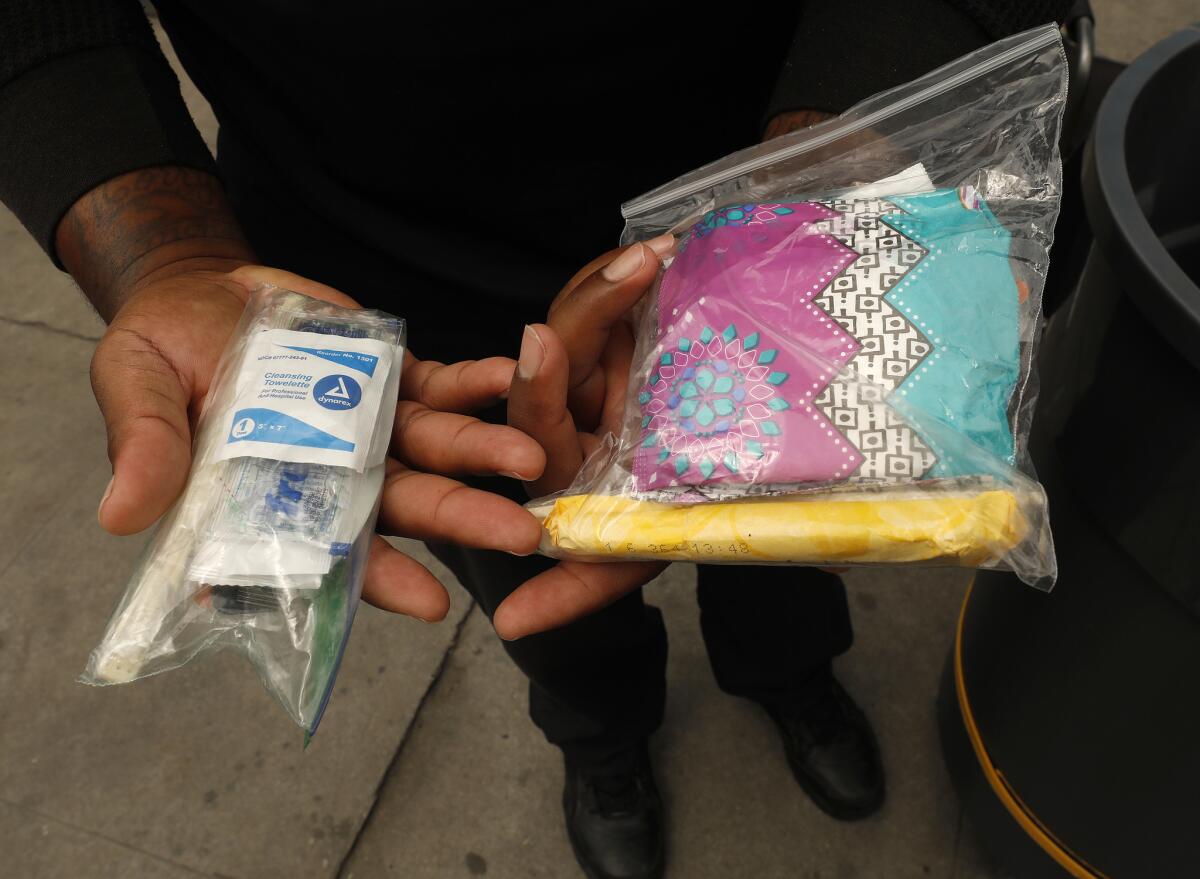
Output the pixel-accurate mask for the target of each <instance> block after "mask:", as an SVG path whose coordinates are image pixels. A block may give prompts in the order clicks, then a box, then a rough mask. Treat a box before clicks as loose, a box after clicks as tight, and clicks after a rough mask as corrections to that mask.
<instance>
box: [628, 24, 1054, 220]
mask: <svg viewBox="0 0 1200 879" xmlns="http://www.w3.org/2000/svg"><path fill="white" fill-rule="evenodd" d="M1014 39H1020V42H1018V43H1016V44H1015V45H1013V46H1010V47H1009V48H1007V49H1004V50H1003V51H1001V52H999V53H997V54H996V55H993V56H992V57H990V58H985V59H983V60H982V61H979V62H977V63H975V64H972V65H971V66H970V67H968V68H966V69H965V70H961V71H959V72H958V73H955V74H952V75H951V76H948V77H946V78H945V79H940V80H938V81H937V82H934V83H932V84H931V85H928V86H926V87H925V88H923V89H921V90H919V91H917V92H914V93H913V94H911V95H909V96H908V97H906V98H902V99H900V100H898V101H896V102H895V103H893V104H889V105H887V106H886V107H882V108H880V109H879V110H874V111H872V112H870V113H868V114H867V115H865V116H863V117H861V118H858V119H852V118H848V117H850V116H852V114H854V112H855V111H856V110H857V109H858V108H860V107H862V106H863V105H864V104H866V103H868V102H869V100H871V99H868V101H864V102H863V103H860V104H857V105H855V106H854V107H852V108H850V109H849V110H847V111H846V112H845V113H843V114H842V115H841V116H839V117H837V118H836V119H831V120H829V121H827V122H822V123H818V124H817V125H814V126H812V127H811V128H807V129H804V130H802V131H798V132H796V133H795V134H793V135H791V136H785V137H782V138H779V141H782V142H783V143H781V144H780V146H778V147H777V148H776V149H773V150H771V151H769V152H766V153H763V154H761V155H757V156H755V157H754V158H752V159H746V160H743V161H741V162H737V163H736V164H734V165H731V166H729V167H727V168H723V169H721V170H719V171H713V172H712V173H711V174H707V175H705V176H704V177H701V178H699V179H697V180H694V181H690V182H688V183H685V184H681V185H679V186H674V187H670V188H666V189H665V190H660V191H657V192H651V193H649V194H647V195H645V196H642V197H640V198H635V199H633V200H632V201H628V202H626V203H625V204H623V205H621V216H622V217H624V218H625V219H626V220H631V219H633V218H634V217H639V216H641V215H643V214H646V213H649V212H650V211H653V210H656V209H658V208H661V207H663V206H665V205H668V204H670V203H671V202H673V201H676V200H678V199H681V198H687V197H688V196H690V195H695V194H696V193H698V192H703V191H704V190H705V189H711V188H712V187H715V186H720V185H721V184H722V183H726V182H728V181H730V180H733V179H735V178H738V177H742V176H745V175H746V174H752V173H753V172H755V171H758V170H761V169H762V168H766V167H768V166H770V165H773V164H776V163H777V162H782V161H787V160H788V159H794V158H796V157H798V156H802V155H804V154H805V153H808V152H812V151H813V150H816V149H820V148H821V147H823V146H827V145H828V144H831V143H835V142H836V141H837V140H839V139H840V138H843V137H846V136H848V135H851V134H856V133H857V132H859V131H864V130H866V129H868V128H870V127H871V126H873V125H877V124H879V123H880V122H883V121H884V120H886V119H890V118H892V117H893V116H896V115H898V114H900V113H903V112H904V111H906V110H909V109H911V108H912V107H916V106H918V105H919V104H923V103H925V102H926V101H929V100H932V99H934V98H937V97H939V96H940V95H943V94H946V93H947V92H950V91H953V90H954V89H956V88H960V87H962V86H963V85H966V84H967V83H969V82H971V81H972V80H975V79H978V78H979V77H982V76H986V75H987V74H989V73H991V72H993V71H995V70H999V69H1000V68H1001V67H1003V66H1004V65H1005V64H1008V63H1010V62H1012V61H1015V60H1016V59H1018V58H1020V57H1021V56H1022V55H1026V54H1029V53H1030V52H1034V51H1036V50H1038V49H1041V48H1044V47H1047V46H1049V45H1051V44H1053V43H1055V42H1059V43H1060V44H1061V38H1060V35H1059V31H1058V27H1057V26H1056V25H1052V24H1048V25H1043V26H1042V27H1039V28H1037V29H1035V30H1031V31H1026V32H1025V33H1024V34H1019V35H1018V36H1017V37H1015V38H1014ZM1001 44H1002V43H1000V44H996V45H1001ZM1063 62H1064V63H1065V62H1066V56H1065V54H1064V56H1063ZM958 63H961V59H960V60H959V61H957V62H951V63H950V64H947V65H945V66H943V67H940V68H938V69H937V70H935V71H933V72H932V73H930V74H927V76H926V77H925V78H932V77H936V76H938V75H939V74H940V73H941V71H945V70H948V69H950V68H952V67H954V65H955V64H958ZM751 149H752V150H753V149H754V148H753V147H752V148H751ZM737 155H740V153H735V154H734V156H735V157H736V156H737ZM716 164H718V165H719V164H720V162H717V163H716Z"/></svg>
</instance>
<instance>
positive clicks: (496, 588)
mask: <svg viewBox="0 0 1200 879" xmlns="http://www.w3.org/2000/svg"><path fill="white" fill-rule="evenodd" d="M505 483H507V484H505ZM480 487H486V488H489V489H491V490H493V491H498V492H500V493H504V494H509V495H511V496H513V497H517V495H516V494H515V493H514V492H513V489H514V487H515V488H517V489H518V490H519V486H517V485H516V483H513V482H512V481H511V480H498V479H497V480H480ZM430 549H431V550H433V552H434V554H435V555H436V556H437V557H438V558H439V559H441V560H442V562H444V563H445V564H446V565H447V566H448V567H449V568H450V569H451V570H452V571H454V573H455V574H456V575H457V576H458V579H459V580H460V581H461V582H462V584H463V585H464V586H465V587H466V588H467V590H468V591H469V592H470V593H471V594H472V595H473V596H474V597H475V600H476V601H477V602H478V603H479V606H480V607H481V608H482V609H483V611H484V612H485V613H486V614H487V615H488V618H489V619H490V618H491V616H492V614H493V613H495V611H496V608H497V607H498V606H499V605H500V602H501V601H503V600H504V599H505V598H506V597H507V596H508V594H509V593H510V592H512V591H513V590H514V589H516V588H517V587H518V586H520V585H521V584H522V583H523V582H525V581H526V580H528V579H529V578H530V577H533V576H534V575H536V574H538V573H540V572H541V571H544V570H546V569H547V568H549V567H550V566H551V565H553V564H555V562H554V560H552V559H546V558H541V557H539V556H531V557H528V558H521V557H518V556H513V555H509V554H508V553H503V552H494V551H486V550H474V549H464V548H462V547H456V546H449V545H445V544H434V545H431V546H430ZM697 571H698V577H697V589H696V593H697V598H698V600H699V603H700V628H701V631H702V633H703V635H704V645H705V647H706V648H707V650H708V658H709V662H710V663H711V664H712V669H713V673H714V674H715V675H716V679H717V683H718V685H719V686H720V687H721V689H722V690H724V691H725V692H727V693H731V694H733V695H735V696H744V697H746V698H749V699H754V700H756V701H760V702H761V701H771V700H773V699H778V698H781V697H786V696H788V695H789V694H793V693H797V692H800V691H803V689H804V687H805V686H806V685H807V684H809V683H810V682H813V681H814V679H819V677H820V676H821V675H822V674H823V673H825V672H827V670H828V668H829V662H830V660H831V659H832V658H833V657H834V656H836V655H838V654H839V653H842V652H844V651H846V650H848V649H849V647H850V644H851V641H852V639H853V635H852V632H851V628H850V612H849V608H848V607H847V605H846V590H845V588H844V587H843V586H842V581H841V578H840V577H838V576H837V575H835V574H828V573H825V572H824V571H820V570H817V569H816V568H793V567H786V566H775V565H754V566H742V565H700V566H699V568H698V569H697ZM504 649H505V650H506V651H507V652H508V655H509V656H510V657H511V658H512V660H513V662H515V663H516V664H517V666H518V667H519V668H520V669H521V671H523V672H524V673H525V675H526V676H527V677H528V678H529V713H530V716H531V717H532V718H533V722H534V723H535V724H537V725H538V727H539V728H540V729H541V730H542V732H543V733H544V734H545V736H546V739H547V740H548V741H549V742H551V743H552V744H554V745H557V746H558V747H560V748H562V750H563V751H564V753H565V754H566V756H567V758H568V759H569V760H572V761H578V762H581V763H585V764H588V765H591V766H593V767H597V768H604V767H613V768H616V766H617V765H619V761H620V760H621V756H622V754H623V752H626V751H628V750H629V746H630V745H633V744H634V743H636V742H637V741H638V740H639V739H642V738H645V737H646V736H648V735H650V734H651V733H652V732H654V730H656V729H657V728H658V726H659V724H660V723H661V722H662V716H663V707H664V704H665V702H666V664H667V632H666V629H665V628H664V626H663V621H662V614H661V613H660V612H659V610H658V608H656V607H654V606H652V605H649V604H646V602H645V600H644V599H643V597H642V590H641V589H638V590H637V591H635V592H632V593H630V594H629V595H627V596H625V597H624V598H622V599H620V600H618V601H616V602H614V603H613V604H611V605H609V606H608V607H606V608H604V609H603V610H601V611H599V612H597V613H594V614H592V615H591V616H588V617H585V618H583V619H581V620H578V621H576V622H574V623H571V624H569V625H566V626H563V627H562V628H560V629H555V630H554V631H550V632H544V633H542V634H539V635H530V636H528V637H526V638H522V639H520V640H518V641H506V642H505V643H504Z"/></svg>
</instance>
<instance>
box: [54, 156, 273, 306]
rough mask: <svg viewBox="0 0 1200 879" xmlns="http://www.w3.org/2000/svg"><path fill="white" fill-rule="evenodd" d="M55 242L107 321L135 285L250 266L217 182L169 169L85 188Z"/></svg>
mask: <svg viewBox="0 0 1200 879" xmlns="http://www.w3.org/2000/svg"><path fill="white" fill-rule="evenodd" d="M54 243H55V248H56V250H57V252H58V256H59V259H60V260H61V261H62V264H63V265H64V266H65V267H66V269H67V271H69V272H70V273H71V275H72V277H74V278H75V281H76V283H78V284H79V286H80V288H81V289H82V290H83V292H84V295H86V296H87V298H88V299H89V300H90V301H91V303H92V304H93V305H94V306H95V308H96V310H97V311H98V312H99V313H100V316H101V317H103V318H104V319H105V320H106V321H107V320H111V319H112V317H113V315H114V314H116V312H117V311H118V310H119V309H120V307H121V305H123V304H124V302H125V300H126V299H127V298H128V297H129V295H130V294H131V293H132V292H133V291H134V290H136V289H137V287H138V286H139V284H141V283H144V282H145V281H146V280H148V279H151V278H153V277H157V276H160V275H162V274H163V273H165V272H170V271H176V270H183V269H200V270H203V269H212V270H214V271H229V270H232V269H233V268H236V267H237V266H239V265H244V264H246V263H249V262H254V254H253V251H252V250H251V248H250V245H249V244H248V243H247V242H246V239H245V237H244V235H243V234H242V231H241V229H240V227H239V226H238V222H237V219H236V218H235V217H234V215H233V211H232V209H231V208H230V206H229V202H228V200H227V199H226V197H225V192H224V190H223V189H222V187H221V183H220V181H219V180H218V179H217V178H216V177H214V176H213V175H211V174H208V173H206V172H204V171H197V170H194V169H192V168H183V167H173V166H158V167H151V168H143V169H141V170H138V171H132V172H130V173H127V174H122V175H121V176H119V177H115V178H113V179H112V180H109V181H108V182H106V183H103V184H101V185H100V186H97V187H96V188H95V189H92V190H91V191H90V192H88V193H87V194H86V195H84V196H83V197H82V198H80V199H79V200H78V201H77V202H75V204H74V205H73V206H72V207H71V209H70V210H69V211H68V212H67V213H66V215H65V216H64V217H63V219H62V221H61V222H60V223H59V224H58V229H57V231H56V234H55V242H54Z"/></svg>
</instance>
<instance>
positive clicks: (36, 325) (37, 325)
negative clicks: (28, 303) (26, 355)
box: [0, 314, 100, 342]
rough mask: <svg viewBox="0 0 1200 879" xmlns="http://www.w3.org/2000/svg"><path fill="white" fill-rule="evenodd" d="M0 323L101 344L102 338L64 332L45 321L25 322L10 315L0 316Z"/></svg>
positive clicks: (69, 331)
mask: <svg viewBox="0 0 1200 879" xmlns="http://www.w3.org/2000/svg"><path fill="white" fill-rule="evenodd" d="M0 322H3V323H6V324H12V325H13V326H16V327H28V328H29V329H34V330H42V331H43V332H47V333H55V334H57V335H59V336H66V337H67V338H68V339H78V340H79V341H81V342H99V341H100V336H93V335H90V334H88V333H77V332H75V331H74V330H64V329H63V328H62V327H56V326H54V325H52V324H48V323H46V322H45V321H44V320H24V319H22V318H19V317H9V316H8V315H4V314H0Z"/></svg>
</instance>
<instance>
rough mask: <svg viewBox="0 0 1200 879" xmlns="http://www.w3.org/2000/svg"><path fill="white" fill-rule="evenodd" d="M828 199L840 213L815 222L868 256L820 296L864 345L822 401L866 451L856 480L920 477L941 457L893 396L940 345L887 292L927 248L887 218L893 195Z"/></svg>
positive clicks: (842, 429)
mask: <svg viewBox="0 0 1200 879" xmlns="http://www.w3.org/2000/svg"><path fill="white" fill-rule="evenodd" d="M824 204H826V205H828V206H829V207H830V208H832V209H833V210H835V211H838V212H839V214H840V216H838V217H837V218H835V219H832V220H825V221H822V222H820V223H816V224H814V225H815V227H816V228H817V229H818V230H820V231H823V232H827V233H828V234H831V235H833V236H834V237H836V238H837V239H838V240H840V241H841V242H842V243H843V244H845V245H846V246H847V247H850V248H851V249H853V250H855V251H857V252H858V253H860V254H861V256H860V257H859V258H858V259H856V260H855V261H854V262H853V263H851V264H850V265H849V266H847V267H846V268H845V269H844V270H843V271H842V272H841V274H839V275H838V276H837V277H835V278H834V279H833V281H832V282H831V283H830V284H829V286H828V287H826V288H825V290H824V291H822V293H821V295H820V296H819V297H817V298H815V299H814V300H813V303H814V304H815V305H818V306H820V307H821V308H822V309H824V310H825V311H826V312H828V313H829V314H830V315H831V316H832V317H833V318H834V319H835V320H837V321H838V323H840V324H841V325H842V326H843V327H844V328H845V329H846V331H847V332H848V333H849V334H850V335H851V336H853V337H854V338H855V339H857V340H858V341H859V343H860V344H861V345H862V348H861V350H859V351H858V353H857V354H856V355H855V356H854V357H853V358H852V359H851V360H850V362H849V363H847V364H846V367H845V368H844V369H842V371H841V372H840V373H838V375H837V377H836V378H835V379H834V380H833V381H832V382H831V383H830V384H829V386H828V387H826V388H825V389H824V390H823V391H822V392H821V394H820V396H818V397H817V398H816V400H815V402H816V404H817V406H818V407H820V409H821V411H822V412H823V413H824V414H825V417H826V418H828V419H829V420H830V421H831V422H832V423H833V426H834V427H835V428H836V429H837V430H838V431H840V432H841V433H842V434H843V435H844V436H845V437H846V439H847V440H848V441H849V442H850V443H851V444H852V445H853V446H855V447H856V448H858V449H859V450H860V451H861V452H862V464H861V466H860V467H859V469H858V470H857V471H856V472H855V474H854V476H853V477H851V479H852V481H860V482H861V481H868V482H873V481H876V480H889V481H890V480H895V479H897V478H901V479H905V478H908V479H919V478H920V477H922V476H924V475H925V473H927V472H928V471H929V470H930V468H932V467H933V465H934V464H935V463H936V462H937V458H936V456H935V455H934V454H933V452H932V450H931V449H930V448H929V446H928V445H926V444H925V442H924V441H922V440H921V438H920V437H919V436H918V435H917V433H916V432H915V431H914V430H913V429H912V428H911V427H910V426H909V425H908V424H907V423H906V422H905V421H904V419H903V418H901V417H900V416H899V415H898V414H897V413H896V411H895V410H894V409H893V408H892V407H891V406H889V405H888V404H887V402H886V400H887V397H888V396H889V395H890V394H891V393H892V391H894V390H895V389H896V388H897V387H898V386H899V385H900V383H901V382H903V381H904V379H905V378H907V377H908V375H909V374H910V373H911V372H912V371H913V370H914V369H916V368H917V367H919V366H920V365H921V361H923V360H924V359H925V357H926V356H928V355H929V354H930V352H931V351H932V347H933V346H932V345H931V344H930V342H929V340H928V339H927V338H926V337H925V335H924V334H923V333H922V332H921V331H920V330H919V329H917V327H916V326H914V325H913V324H912V322H911V321H909V320H908V318H907V317H905V316H904V315H903V314H902V313H901V312H900V311H898V310H897V309H895V308H894V307H892V305H891V303H889V302H888V301H887V300H886V299H885V298H884V294H885V293H887V292H888V290H890V289H891V288H892V286H893V285H895V284H896V283H897V282H898V281H899V280H900V279H901V278H903V277H904V275H905V274H907V273H908V271H909V270H910V269H912V268H913V267H915V266H916V265H917V264H918V263H920V261H921V260H922V259H923V258H924V257H925V254H926V251H925V249H924V248H923V247H921V246H920V245H919V244H917V243H916V242H915V241H913V240H912V239H911V238H908V237H907V236H905V235H902V234H901V233H900V232H898V231H897V230H896V229H894V228H892V227H891V226H890V225H888V224H887V223H885V222H883V221H882V218H883V217H884V216H885V215H887V214H889V213H901V211H900V210H899V208H897V207H896V206H895V205H894V204H892V203H891V202H889V201H887V200H886V199H856V200H853V201H827V202H824Z"/></svg>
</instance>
